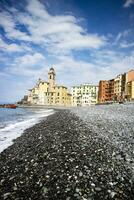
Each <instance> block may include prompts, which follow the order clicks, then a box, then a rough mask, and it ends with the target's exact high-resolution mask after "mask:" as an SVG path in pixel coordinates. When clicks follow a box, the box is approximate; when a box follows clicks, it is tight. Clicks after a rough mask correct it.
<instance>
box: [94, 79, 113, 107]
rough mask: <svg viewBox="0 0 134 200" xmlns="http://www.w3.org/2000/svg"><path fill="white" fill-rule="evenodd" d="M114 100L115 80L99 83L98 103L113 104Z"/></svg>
mask: <svg viewBox="0 0 134 200" xmlns="http://www.w3.org/2000/svg"><path fill="white" fill-rule="evenodd" d="M113 100H114V79H111V80H109V81H106V80H105V81H100V82H99V92H98V101H99V103H104V102H111V101H113Z"/></svg>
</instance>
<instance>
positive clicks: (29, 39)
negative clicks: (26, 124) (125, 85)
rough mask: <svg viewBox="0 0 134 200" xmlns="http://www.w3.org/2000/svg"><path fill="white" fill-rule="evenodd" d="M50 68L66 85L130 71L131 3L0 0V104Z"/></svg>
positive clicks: (133, 64) (133, 51) (133, 60)
mask: <svg viewBox="0 0 134 200" xmlns="http://www.w3.org/2000/svg"><path fill="white" fill-rule="evenodd" d="M50 67H54V69H55V71H56V82H57V83H58V84H62V85H65V86H68V87H71V86H73V85H78V84H82V83H92V84H97V85H98V83H99V80H108V79H111V78H114V77H115V76H116V75H118V74H120V73H124V72H127V71H129V70H131V69H134V0H101V1H100V0H19V1H18V0H0V102H13V101H18V100H19V99H21V98H22V97H23V96H24V95H25V94H27V92H28V89H30V88H32V87H33V86H34V85H35V83H36V81H37V80H38V79H39V78H41V79H43V80H45V81H47V78H48V76H47V73H48V70H49V68H50Z"/></svg>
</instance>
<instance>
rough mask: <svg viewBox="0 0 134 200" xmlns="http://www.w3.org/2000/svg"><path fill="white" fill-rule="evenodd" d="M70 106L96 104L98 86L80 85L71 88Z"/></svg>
mask: <svg viewBox="0 0 134 200" xmlns="http://www.w3.org/2000/svg"><path fill="white" fill-rule="evenodd" d="M71 94H72V106H90V105H94V104H96V103H97V99H98V86H96V85H91V84H82V85H78V86H73V87H72V88H71Z"/></svg>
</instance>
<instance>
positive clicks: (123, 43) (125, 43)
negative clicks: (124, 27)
mask: <svg viewBox="0 0 134 200" xmlns="http://www.w3.org/2000/svg"><path fill="white" fill-rule="evenodd" d="M120 47H121V48H130V47H134V42H132V43H128V42H122V43H120Z"/></svg>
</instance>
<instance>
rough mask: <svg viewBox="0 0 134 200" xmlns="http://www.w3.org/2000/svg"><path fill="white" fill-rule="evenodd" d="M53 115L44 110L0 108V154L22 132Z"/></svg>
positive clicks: (52, 111)
mask: <svg viewBox="0 0 134 200" xmlns="http://www.w3.org/2000/svg"><path fill="white" fill-rule="evenodd" d="M53 113H54V110H53V109H44V108H16V109H9V108H0V152H2V151H3V150H4V149H6V148H7V147H8V146H10V145H12V144H13V140H14V139H15V138H17V137H19V136H20V135H21V134H22V133H23V131H24V130H25V129H27V128H29V127H31V126H33V125H34V124H36V123H38V122H39V121H41V119H42V118H44V117H47V116H48V115H51V114H53Z"/></svg>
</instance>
